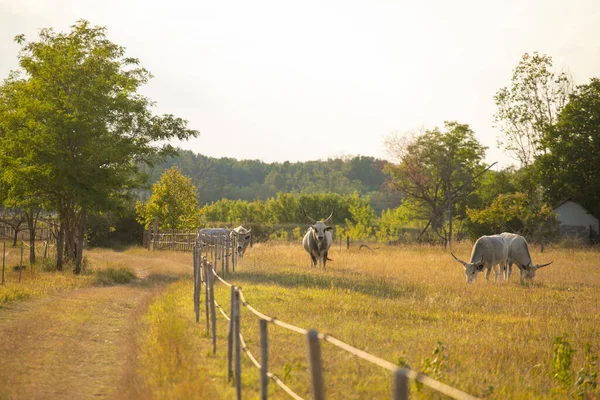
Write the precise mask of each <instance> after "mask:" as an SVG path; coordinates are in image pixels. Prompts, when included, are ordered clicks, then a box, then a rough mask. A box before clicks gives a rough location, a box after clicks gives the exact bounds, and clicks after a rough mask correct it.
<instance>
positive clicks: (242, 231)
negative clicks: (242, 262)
mask: <svg viewBox="0 0 600 400" xmlns="http://www.w3.org/2000/svg"><path fill="white" fill-rule="evenodd" d="M251 234H252V229H246V228H244V227H243V226H241V225H240V226H238V227H237V228H235V229H232V230H231V235H232V237H235V238H236V240H235V242H234V243H236V248H235V250H236V251H237V255H238V257H240V258H243V257H244V252H245V251H246V248H247V247H248V245H249V244H250V236H251Z"/></svg>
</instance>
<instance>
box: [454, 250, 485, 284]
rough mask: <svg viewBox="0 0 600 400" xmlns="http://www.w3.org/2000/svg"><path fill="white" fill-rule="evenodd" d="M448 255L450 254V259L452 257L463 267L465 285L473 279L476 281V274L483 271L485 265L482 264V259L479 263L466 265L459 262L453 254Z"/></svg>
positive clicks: (463, 262) (461, 261)
mask: <svg viewBox="0 0 600 400" xmlns="http://www.w3.org/2000/svg"><path fill="white" fill-rule="evenodd" d="M450 254H452V257H454V259H455V260H456V261H458V262H459V263H461V264H462V265H463V266H464V267H465V275H466V276H467V283H471V282H473V281H474V280H475V279H477V274H478V273H480V272H481V271H483V267H484V265H485V263H484V262H483V257H481V259H480V260H479V261H475V262H472V263H468V262H465V261H463V260H461V259H460V258H458V257H456V256H455V255H454V254H453V253H450Z"/></svg>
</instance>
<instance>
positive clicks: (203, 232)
mask: <svg viewBox="0 0 600 400" xmlns="http://www.w3.org/2000/svg"><path fill="white" fill-rule="evenodd" d="M196 236H197V237H198V239H200V244H201V245H202V246H207V245H214V244H215V243H216V242H217V241H218V242H219V243H221V241H222V240H223V236H229V228H202V229H200V230H198V233H197V234H196Z"/></svg>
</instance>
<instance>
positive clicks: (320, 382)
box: [192, 237, 476, 400]
mask: <svg viewBox="0 0 600 400" xmlns="http://www.w3.org/2000/svg"><path fill="white" fill-rule="evenodd" d="M210 239H212V240H206V238H204V239H203V238H198V239H197V240H196V242H195V243H194V247H193V252H192V254H193V260H194V295H193V297H194V312H195V314H196V322H198V323H199V322H200V312H201V310H200V299H201V297H202V296H201V291H202V286H204V288H205V313H206V331H207V334H209V333H210V336H211V338H212V347H213V349H212V350H213V354H216V351H217V335H216V331H217V330H216V312H215V310H216V309H218V310H219V312H220V313H221V314H222V316H223V318H224V319H225V320H226V321H228V324H229V330H228V335H227V378H228V380H229V381H231V380H232V379H233V381H234V383H235V387H236V396H237V399H241V398H242V383H241V382H242V380H241V376H242V375H241V374H242V369H241V352H242V351H244V352H245V353H246V355H247V356H248V358H249V359H250V360H251V361H252V363H253V364H254V365H255V366H256V367H257V368H258V369H259V370H260V384H261V399H263V400H266V399H267V393H268V391H267V389H268V382H269V378H270V379H271V380H273V381H274V382H275V383H276V384H277V385H279V386H280V387H281V388H282V389H283V390H284V391H285V392H286V393H287V394H289V395H290V397H292V398H294V399H296V400H302V398H301V397H300V396H298V395H297V394H296V393H295V392H294V391H293V390H291V389H290V388H289V387H287V386H286V385H285V383H284V382H283V381H282V380H281V379H279V378H278V377H277V376H276V375H274V374H273V373H271V372H269V370H268V365H269V364H268V353H269V351H268V331H267V325H268V324H269V323H271V324H273V325H276V326H279V327H282V328H284V329H287V330H290V331H292V332H296V333H298V334H301V335H304V336H306V338H307V352H308V360H309V365H310V377H311V389H312V397H313V399H315V400H323V399H325V383H324V379H323V371H322V363H321V349H320V342H321V341H327V342H329V343H331V344H333V345H334V346H336V347H338V348H340V349H342V350H345V351H347V352H349V353H351V354H353V355H354V356H356V357H359V358H362V359H364V360H366V361H369V362H371V363H373V364H375V365H378V366H380V367H381V368H384V369H387V370H388V371H390V372H391V379H392V399H394V400H404V399H408V395H409V390H408V389H409V384H408V380H409V379H412V380H414V381H417V382H420V383H422V384H423V385H425V386H428V387H430V388H431V389H433V390H436V391H438V392H440V393H443V394H445V395H447V396H449V397H452V398H454V399H459V400H473V399H476V397H474V396H471V395H470V394H467V393H465V392H463V391H461V390H458V389H455V388H453V387H451V386H448V385H446V384H444V383H442V382H439V381H437V380H435V379H432V378H430V377H428V376H426V375H423V374H420V373H418V372H416V371H413V370H411V369H408V368H401V367H398V366H397V365H396V364H394V363H391V362H389V361H386V360H384V359H381V358H379V357H377V356H374V355H372V354H370V353H367V352H365V351H363V350H360V349H358V348H356V347H353V346H351V345H349V344H347V343H344V342H342V341H341V340H339V339H336V338H334V337H332V336H330V335H327V334H323V333H319V332H318V331H317V330H315V329H310V330H306V329H304V328H300V327H297V326H294V325H292V324H288V323H286V322H283V321H280V320H278V319H276V318H273V317H270V316H268V315H266V314H264V313H262V312H260V311H258V310H257V309H255V308H254V307H252V306H251V305H250V304H249V303H248V301H247V300H246V298H245V297H244V294H243V292H242V289H241V288H240V287H238V286H235V285H233V284H231V283H229V282H227V281H226V280H225V279H224V277H222V276H220V275H219V274H218V273H217V271H216V269H215V267H217V266H218V263H219V261H221V268H222V274H221V275H223V273H228V269H224V264H223V262H224V261H223V260H224V259H227V257H226V256H227V253H226V251H225V248H227V247H229V248H231V246H229V245H228V243H227V242H222V241H220V240H219V238H218V237H212V238H210ZM223 240H225V239H223ZM234 253H235V252H232V254H234ZM219 255H220V256H221V257H220V258H219ZM209 259H210V261H209ZM215 280H219V281H220V282H221V283H223V284H224V285H225V286H227V287H229V288H230V290H231V295H230V305H229V315H228V314H227V313H226V312H225V310H223V307H222V306H221V305H220V304H218V303H217V301H216V300H215V298H214V283H215ZM240 305H241V306H244V307H246V308H247V309H248V310H249V311H250V312H252V313H253V314H254V315H255V316H256V317H258V319H259V332H260V352H261V355H260V358H261V361H260V362H259V361H258V360H257V359H256V357H255V356H254V355H253V354H252V353H251V352H250V351H249V350H248V347H247V346H246V343H245V341H244V337H243V335H242V333H241V322H240V317H241V314H240Z"/></svg>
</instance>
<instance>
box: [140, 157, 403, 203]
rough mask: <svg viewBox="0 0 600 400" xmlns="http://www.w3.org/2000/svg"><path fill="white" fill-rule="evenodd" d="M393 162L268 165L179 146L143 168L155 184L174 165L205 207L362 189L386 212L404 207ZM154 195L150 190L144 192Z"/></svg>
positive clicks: (362, 159) (358, 159)
mask: <svg viewBox="0 0 600 400" xmlns="http://www.w3.org/2000/svg"><path fill="white" fill-rule="evenodd" d="M388 164H389V163H388V161H386V160H382V159H377V158H374V157H368V156H355V157H346V158H335V159H328V160H323V161H321V160H319V161H305V162H289V161H286V162H283V163H278V162H276V163H266V162H263V161H260V160H236V159H234V158H215V157H209V156H205V155H202V154H196V153H194V152H192V151H190V150H181V149H180V150H179V156H178V157H170V158H169V159H167V160H166V161H165V162H163V163H161V164H157V165H155V166H154V167H146V166H142V169H143V170H144V171H145V172H146V173H147V174H148V175H149V177H150V179H149V182H150V183H151V184H152V183H154V182H156V181H158V180H159V179H160V176H161V175H162V173H163V172H164V171H165V170H166V169H168V168H171V167H173V166H177V167H179V168H180V169H181V172H182V173H183V174H184V175H185V176H188V177H190V178H191V179H192V183H193V184H194V185H195V186H196V188H197V189H198V196H199V200H200V204H201V205H205V204H210V203H213V202H215V201H218V200H221V199H228V200H246V201H253V200H256V199H260V200H266V199H268V198H272V197H276V196H277V193H282V192H283V193H297V194H299V193H304V194H307V193H336V194H340V195H350V194H353V193H355V192H356V193H358V194H359V195H360V196H368V197H369V198H370V202H371V207H373V209H374V210H375V211H376V212H377V213H380V212H381V210H383V209H386V208H393V207H396V206H398V205H399V203H400V201H399V195H398V194H397V193H392V192H390V191H389V190H388V189H387V185H386V179H387V175H386V173H385V172H384V168H385V167H386V166H387V165H388ZM141 197H142V199H144V200H146V198H147V197H149V192H146V193H143V194H142V196H141Z"/></svg>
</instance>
